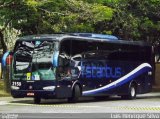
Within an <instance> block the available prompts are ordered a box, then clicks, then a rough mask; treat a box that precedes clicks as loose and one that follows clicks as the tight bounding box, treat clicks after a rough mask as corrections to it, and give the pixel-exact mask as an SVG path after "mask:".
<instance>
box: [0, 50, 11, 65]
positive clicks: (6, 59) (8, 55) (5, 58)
mask: <svg viewBox="0 0 160 119" xmlns="http://www.w3.org/2000/svg"><path fill="white" fill-rule="evenodd" d="M12 56H13V52H11V51H7V52H6V53H4V55H3V57H2V67H5V66H6V65H7V64H8V65H10V64H11V61H12Z"/></svg>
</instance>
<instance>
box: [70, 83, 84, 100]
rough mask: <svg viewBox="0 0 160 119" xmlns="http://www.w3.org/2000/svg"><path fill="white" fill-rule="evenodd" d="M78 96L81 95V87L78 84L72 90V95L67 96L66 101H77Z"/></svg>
mask: <svg viewBox="0 0 160 119" xmlns="http://www.w3.org/2000/svg"><path fill="white" fill-rule="evenodd" d="M80 96H81V89H80V87H79V85H75V86H74V89H73V92H72V97H70V98H68V102H70V103H75V102H77V101H78V99H79V97H80Z"/></svg>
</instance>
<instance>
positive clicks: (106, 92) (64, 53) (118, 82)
mask: <svg viewBox="0 0 160 119" xmlns="http://www.w3.org/2000/svg"><path fill="white" fill-rule="evenodd" d="M10 54H11V55H12V66H11V67H12V68H11V69H12V70H11V71H12V72H11V95H12V96H13V97H14V98H24V97H32V98H33V99H34V103H35V104H39V103H40V102H41V99H54V98H57V99H64V98H65V99H68V102H77V100H78V99H79V97H81V96H92V97H97V98H98V97H103V96H110V95H118V96H121V97H122V98H124V99H135V98H136V95H137V94H143V93H147V92H150V91H151V90H152V84H153V82H154V73H155V66H154V65H155V63H154V48H153V47H152V45H150V44H149V43H144V42H142V41H126V40H119V39H118V38H117V37H115V36H111V35H101V34H90V33H71V34H48V35H47V34H46V35H44V34H42V35H31V36H24V37H21V38H19V39H18V40H17V41H16V44H15V48H14V50H13V52H12V53H10Z"/></svg>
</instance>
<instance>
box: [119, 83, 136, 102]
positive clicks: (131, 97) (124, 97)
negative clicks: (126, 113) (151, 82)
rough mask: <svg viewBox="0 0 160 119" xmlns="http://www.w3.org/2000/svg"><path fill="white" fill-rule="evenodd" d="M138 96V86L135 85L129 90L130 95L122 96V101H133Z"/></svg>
mask: <svg viewBox="0 0 160 119" xmlns="http://www.w3.org/2000/svg"><path fill="white" fill-rule="evenodd" d="M136 96H137V90H136V85H135V84H131V86H130V88H129V92H128V95H122V96H121V98H122V99H129V100H133V99H136Z"/></svg>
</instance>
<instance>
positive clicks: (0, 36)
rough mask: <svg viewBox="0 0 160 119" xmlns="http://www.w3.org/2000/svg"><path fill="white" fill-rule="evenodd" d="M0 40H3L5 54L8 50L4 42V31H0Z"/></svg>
mask: <svg viewBox="0 0 160 119" xmlns="http://www.w3.org/2000/svg"><path fill="white" fill-rule="evenodd" d="M0 42H1V45H2V49H3V54H4V53H5V52H6V51H7V45H6V43H5V42H4V35H3V33H2V31H0Z"/></svg>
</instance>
